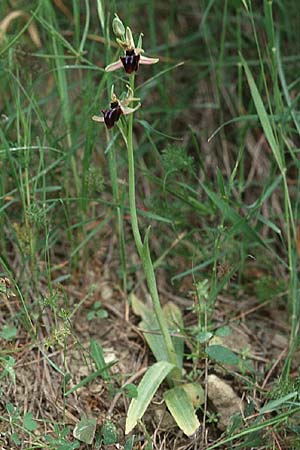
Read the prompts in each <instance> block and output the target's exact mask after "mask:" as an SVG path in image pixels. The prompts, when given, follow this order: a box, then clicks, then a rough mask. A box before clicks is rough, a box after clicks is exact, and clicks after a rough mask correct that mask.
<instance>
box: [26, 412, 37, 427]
mask: <svg viewBox="0 0 300 450" xmlns="http://www.w3.org/2000/svg"><path fill="white" fill-rule="evenodd" d="M23 426H24V428H26V430H28V431H35V430H36V429H37V426H38V425H37V422H36V420H34V419H33V417H32V412H28V413H26V414H25V416H24V419H23Z"/></svg>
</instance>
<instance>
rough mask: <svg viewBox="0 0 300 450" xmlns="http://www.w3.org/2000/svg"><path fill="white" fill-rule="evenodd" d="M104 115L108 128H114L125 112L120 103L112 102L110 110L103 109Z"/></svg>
mask: <svg viewBox="0 0 300 450" xmlns="http://www.w3.org/2000/svg"><path fill="white" fill-rule="evenodd" d="M102 114H103V118H104V122H105V125H106V126H107V128H112V127H113V126H114V124H115V123H116V122H118V120H119V119H120V116H121V114H123V111H122V108H121V106H120V104H119V102H112V103H111V104H110V108H109V109H102Z"/></svg>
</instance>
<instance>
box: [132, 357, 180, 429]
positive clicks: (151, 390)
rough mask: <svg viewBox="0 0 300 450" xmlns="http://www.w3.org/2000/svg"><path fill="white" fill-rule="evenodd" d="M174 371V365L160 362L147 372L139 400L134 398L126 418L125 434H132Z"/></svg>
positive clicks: (141, 383)
mask: <svg viewBox="0 0 300 450" xmlns="http://www.w3.org/2000/svg"><path fill="white" fill-rule="evenodd" d="M173 369H174V365H173V364H170V363H169V362H167V361H159V362H157V363H155V364H153V366H151V367H150V368H149V369H148V370H147V372H146V373H145V375H144V376H143V378H142V380H141V382H140V384H139V386H138V396H137V398H134V399H133V400H132V401H131V403H130V406H129V409H128V413H127V418H126V426H125V434H128V433H130V431H131V430H132V429H133V428H134V427H135V426H136V424H137V422H138V420H140V419H141V418H142V417H143V415H144V413H145V411H146V409H147V407H148V405H149V403H150V402H151V400H152V398H153V396H154V394H155V392H156V391H157V389H158V388H159V386H160V384H161V383H162V382H163V380H164V379H165V378H166V377H167V376H168V375H169V373H170V372H171V371H172V370H173Z"/></svg>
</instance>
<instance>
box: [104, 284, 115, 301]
mask: <svg viewBox="0 0 300 450" xmlns="http://www.w3.org/2000/svg"><path fill="white" fill-rule="evenodd" d="M112 296H113V290H112V288H111V287H109V286H107V285H106V286H103V288H102V289H101V297H102V300H104V301H107V300H110V299H111V298H112Z"/></svg>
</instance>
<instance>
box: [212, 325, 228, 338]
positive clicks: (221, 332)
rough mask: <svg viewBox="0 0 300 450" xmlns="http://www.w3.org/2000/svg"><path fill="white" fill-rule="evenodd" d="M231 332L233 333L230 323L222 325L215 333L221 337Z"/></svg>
mask: <svg viewBox="0 0 300 450" xmlns="http://www.w3.org/2000/svg"><path fill="white" fill-rule="evenodd" d="M230 333H231V329H230V327H229V326H228V325H225V326H224V327H220V328H218V329H217V330H216V331H215V335H216V336H220V337H226V336H229V335H230Z"/></svg>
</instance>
